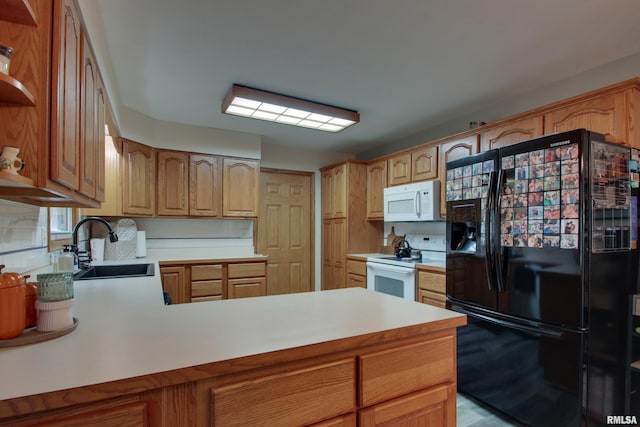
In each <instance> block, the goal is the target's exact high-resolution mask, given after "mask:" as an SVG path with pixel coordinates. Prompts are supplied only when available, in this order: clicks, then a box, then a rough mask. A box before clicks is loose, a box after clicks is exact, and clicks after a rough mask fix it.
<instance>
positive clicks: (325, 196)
mask: <svg viewBox="0 0 640 427" xmlns="http://www.w3.org/2000/svg"><path fill="white" fill-rule="evenodd" d="M322 218H323V219H331V218H333V169H329V170H326V171H323V172H322Z"/></svg>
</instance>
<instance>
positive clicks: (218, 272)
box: [191, 264, 222, 280]
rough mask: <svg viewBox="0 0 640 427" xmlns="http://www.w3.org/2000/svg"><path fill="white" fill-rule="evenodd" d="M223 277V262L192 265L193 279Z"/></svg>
mask: <svg viewBox="0 0 640 427" xmlns="http://www.w3.org/2000/svg"><path fill="white" fill-rule="evenodd" d="M213 279H222V264H210V265H194V266H192V267H191V280H213Z"/></svg>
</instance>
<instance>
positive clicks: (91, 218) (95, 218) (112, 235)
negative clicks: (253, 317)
mask: <svg viewBox="0 0 640 427" xmlns="http://www.w3.org/2000/svg"><path fill="white" fill-rule="evenodd" d="M89 221H97V222H101V223H102V224H104V226H105V227H107V231H108V232H109V241H110V242H111V243H115V242H117V241H118V236H117V235H116V233H115V232H114V231H113V228H111V225H110V224H109V223H108V222H107V221H106V220H105V219H103V218H100V217H99V216H88V217H86V218H83V219H81V220H80V221H78V223H77V224H76V225H75V226H74V227H73V232H72V234H73V240H72V244H71V250H72V251H73V252H74V253H75V254H76V255H78V230H79V229H80V226H81V225H82V224H84V223H85V222H89Z"/></svg>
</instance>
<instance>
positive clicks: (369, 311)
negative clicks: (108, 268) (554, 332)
mask: <svg viewBox="0 0 640 427" xmlns="http://www.w3.org/2000/svg"><path fill="white" fill-rule="evenodd" d="M174 255H175V254H174ZM192 255H193V254H191V256H189V258H188V259H194V258H193V256H192ZM202 256H204V257H205V258H204V259H209V257H207V256H206V255H204V254H203V255H202ZM171 259H172V260H175V258H171ZM139 262H149V259H148V258H147V259H134V260H128V263H139ZM153 262H154V263H155V264H156V274H155V276H153V277H137V278H129V279H103V280H85V281H76V282H75V283H74V290H75V298H76V304H75V305H74V307H73V314H74V317H76V318H78V320H79V325H78V327H77V329H76V330H75V331H73V332H72V333H70V334H68V335H65V336H63V337H60V338H56V339H53V340H50V341H46V342H42V343H37V344H31V345H27V346H23V347H11V348H4V349H0V378H2V381H1V383H2V387H0V400H4V399H11V398H16V397H22V396H28V395H33V394H40V393H45V392H50V391H57V390H63V389H67V388H73V387H81V386H86V385H91V384H98V383H102V382H107V381H114V380H120V379H125V378H130V377H135V376H140V375H148V374H152V373H158V372H163V371H169V370H174V369H179V368H184V367H189V366H196V365H201V364H207V363H213V362H217V361H223V360H230V359H234V358H238V357H243V356H250V355H255V354H261V353H265V352H270V351H276V350H282V349H286V348H294V347H299V346H305V345H311V344H316V343H321V342H326V341H331V340H337V339H342V338H348V337H352V336H358V335H362V334H368V333H372V332H378V331H382V330H388V329H394V328H400V327H406V326H412V325H416V324H423V323H428V322H432V321H437V320H445V319H450V318H456V317H460V316H461V315H460V314H458V313H455V312H452V311H448V310H442V309H439V308H436V307H432V306H428V305H424V304H419V303H416V302H411V301H406V300H402V299H400V298H396V297H393V296H388V295H385V294H381V293H377V292H372V291H367V290H364V289H360V288H349V289H340V290H334V291H323V292H310V293H298V294H289V295H280V296H267V297H260V298H245V299H237V300H225V301H210V302H199V303H192V304H178V305H172V306H165V305H164V304H163V297H162V286H161V282H160V276H159V268H158V264H157V260H156V261H153ZM108 263H125V262H124V261H117V262H115V261H112V262H108ZM301 319H303V320H304V321H300V320H301Z"/></svg>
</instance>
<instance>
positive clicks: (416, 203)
mask: <svg viewBox="0 0 640 427" xmlns="http://www.w3.org/2000/svg"><path fill="white" fill-rule="evenodd" d="M413 205H414V207H415V210H416V216H417V217H418V218H420V192H419V191H416V195H415V197H414V199H413Z"/></svg>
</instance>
